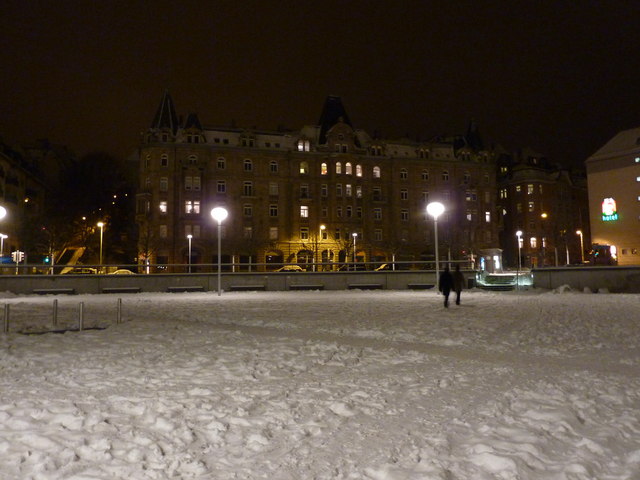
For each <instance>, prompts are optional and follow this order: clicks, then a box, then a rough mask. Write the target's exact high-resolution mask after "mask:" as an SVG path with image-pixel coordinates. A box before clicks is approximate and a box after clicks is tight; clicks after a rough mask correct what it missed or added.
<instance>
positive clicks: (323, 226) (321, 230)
mask: <svg viewBox="0 0 640 480" xmlns="http://www.w3.org/2000/svg"><path fill="white" fill-rule="evenodd" d="M326 228H327V227H326V225H320V239H318V237H317V236H316V258H315V263H314V265H313V270H314V271H316V270H320V269H319V268H317V267H316V265H317V264H318V263H320V262H318V241H319V240H324V238H323V235H324V230H325V229H326Z"/></svg>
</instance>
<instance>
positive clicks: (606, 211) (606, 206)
mask: <svg viewBox="0 0 640 480" xmlns="http://www.w3.org/2000/svg"><path fill="white" fill-rule="evenodd" d="M602 220H603V221H604V222H612V221H614V220H618V209H617V207H616V201H615V200H614V199H613V198H605V199H604V200H603V201H602Z"/></svg>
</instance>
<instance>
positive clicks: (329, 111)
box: [318, 95, 353, 145]
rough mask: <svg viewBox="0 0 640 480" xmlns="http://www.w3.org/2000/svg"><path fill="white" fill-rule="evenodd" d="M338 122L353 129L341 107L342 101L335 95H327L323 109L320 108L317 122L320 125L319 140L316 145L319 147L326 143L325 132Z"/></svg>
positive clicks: (342, 106)
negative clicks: (320, 111)
mask: <svg viewBox="0 0 640 480" xmlns="http://www.w3.org/2000/svg"><path fill="white" fill-rule="evenodd" d="M338 122H344V123H346V124H347V125H349V126H350V127H351V128H353V125H351V121H350V120H349V115H347V111H346V110H345V108H344V105H342V99H341V98H340V97H337V96H335V95H329V96H328V97H327V98H326V100H325V101H324V107H323V108H322V113H321V114H320V120H319V121H318V124H319V125H320V138H318V143H319V144H320V145H322V144H325V143H327V132H328V131H329V130H330V129H331V127H333V126H334V125H335V124H336V123H338Z"/></svg>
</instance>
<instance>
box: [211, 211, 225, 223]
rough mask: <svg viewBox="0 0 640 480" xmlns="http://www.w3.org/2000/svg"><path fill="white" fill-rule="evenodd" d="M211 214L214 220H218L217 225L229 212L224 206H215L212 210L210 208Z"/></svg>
mask: <svg viewBox="0 0 640 480" xmlns="http://www.w3.org/2000/svg"><path fill="white" fill-rule="evenodd" d="M211 216H212V217H213V219H214V220H215V221H216V222H218V225H220V224H221V223H222V222H224V221H225V220H226V219H227V217H228V216H229V212H228V211H227V209H226V208H224V207H215V208H214V209H213V210H211Z"/></svg>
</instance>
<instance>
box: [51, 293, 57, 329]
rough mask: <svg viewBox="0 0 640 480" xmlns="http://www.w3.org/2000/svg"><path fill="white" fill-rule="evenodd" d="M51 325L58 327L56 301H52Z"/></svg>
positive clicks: (55, 299)
mask: <svg viewBox="0 0 640 480" xmlns="http://www.w3.org/2000/svg"><path fill="white" fill-rule="evenodd" d="M52 323H53V326H54V327H57V326H58V299H57V298H54V299H53V318H52Z"/></svg>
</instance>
